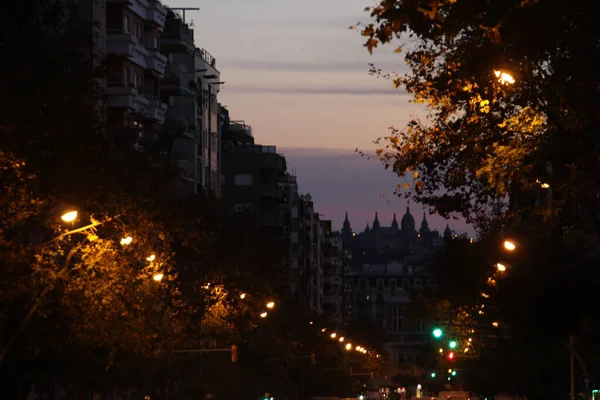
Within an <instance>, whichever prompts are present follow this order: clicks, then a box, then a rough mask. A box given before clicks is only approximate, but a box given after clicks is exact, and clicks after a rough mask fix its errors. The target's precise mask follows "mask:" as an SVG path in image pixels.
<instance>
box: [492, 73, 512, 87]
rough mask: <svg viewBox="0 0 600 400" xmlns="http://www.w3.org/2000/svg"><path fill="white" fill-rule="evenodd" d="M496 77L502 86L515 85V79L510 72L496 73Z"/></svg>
mask: <svg viewBox="0 0 600 400" xmlns="http://www.w3.org/2000/svg"><path fill="white" fill-rule="evenodd" d="M494 75H496V78H498V82H500V84H502V85H512V84H514V83H515V78H513V76H512V75H511V74H509V73H508V72H503V71H494Z"/></svg>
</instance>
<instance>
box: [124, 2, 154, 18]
mask: <svg viewBox="0 0 600 400" xmlns="http://www.w3.org/2000/svg"><path fill="white" fill-rule="evenodd" d="M148 7H149V5H148V0H131V1H129V4H128V6H127V8H129V9H130V10H131V11H133V12H134V13H135V14H137V15H138V16H139V17H140V18H142V19H146V17H147V15H146V14H147V10H148Z"/></svg>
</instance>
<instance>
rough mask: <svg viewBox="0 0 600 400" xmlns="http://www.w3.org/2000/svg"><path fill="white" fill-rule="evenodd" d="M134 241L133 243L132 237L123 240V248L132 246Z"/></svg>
mask: <svg viewBox="0 0 600 400" xmlns="http://www.w3.org/2000/svg"><path fill="white" fill-rule="evenodd" d="M132 241H133V238H132V237H131V236H127V237H126V238H123V239H121V244H122V245H123V246H126V245H128V244H131V242H132Z"/></svg>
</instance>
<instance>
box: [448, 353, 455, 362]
mask: <svg viewBox="0 0 600 400" xmlns="http://www.w3.org/2000/svg"><path fill="white" fill-rule="evenodd" d="M448 360H454V352H453V351H451V352H450V353H448Z"/></svg>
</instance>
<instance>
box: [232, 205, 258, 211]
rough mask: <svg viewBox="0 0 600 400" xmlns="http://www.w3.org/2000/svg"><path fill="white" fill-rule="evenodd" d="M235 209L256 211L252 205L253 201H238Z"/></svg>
mask: <svg viewBox="0 0 600 400" xmlns="http://www.w3.org/2000/svg"><path fill="white" fill-rule="evenodd" d="M233 210H234V211H235V212H239V213H241V212H253V211H254V206H253V205H252V203H236V204H235V205H234V206H233Z"/></svg>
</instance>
